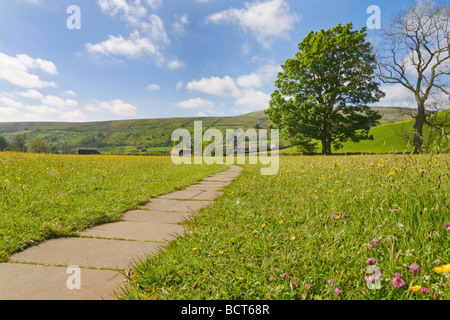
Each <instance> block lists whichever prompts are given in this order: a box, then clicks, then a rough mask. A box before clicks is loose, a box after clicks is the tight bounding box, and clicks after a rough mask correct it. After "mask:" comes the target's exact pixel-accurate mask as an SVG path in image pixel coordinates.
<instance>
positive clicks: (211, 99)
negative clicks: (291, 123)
mask: <svg viewBox="0 0 450 320" xmlns="http://www.w3.org/2000/svg"><path fill="white" fill-rule="evenodd" d="M409 3H410V1H406V0H395V1H393V0H390V1H385V0H309V1H306V0H248V1H236V0H14V1H12V0H8V1H1V2H0V122H6V121H98V120H115V119H140V118H165V117H188V116H233V115H238V114H243V113H247V112H251V111H257V110H263V109H265V108H267V106H268V101H269V99H270V94H271V93H272V92H273V90H274V82H275V79H276V75H277V73H278V72H279V71H280V66H281V65H282V64H283V63H284V62H285V61H286V59H289V58H292V57H293V56H294V54H295V52H296V51H297V45H298V43H299V42H301V40H302V39H303V38H304V37H305V36H306V35H307V33H308V32H309V31H311V30H320V29H322V28H324V29H326V28H329V27H333V26H335V25H336V24H338V23H342V24H345V23H347V22H352V23H353V24H354V27H355V29H360V28H361V27H363V26H365V25H366V24H367V19H368V18H369V16H370V14H368V13H367V8H368V7H369V6H370V5H377V6H379V7H380V9H381V21H382V28H383V27H385V26H386V25H387V24H388V23H389V21H390V17H391V15H392V13H394V12H396V11H398V10H400V9H403V8H405V7H406V6H407V5H408V4H409ZM71 5H76V6H78V7H79V9H80V18H81V19H80V21H81V29H72V30H70V29H69V28H68V27H67V20H68V19H69V17H70V16H71V14H70V13H69V14H68V13H67V8H68V7H69V6H71ZM379 32H380V31H379V30H368V36H369V37H375V36H376V35H377V33H379ZM388 91H389V90H388ZM393 94H395V90H391V91H389V97H388V98H389V99H392V98H393V97H392V95H393ZM385 102H386V103H387V102H388V100H386V101H385Z"/></svg>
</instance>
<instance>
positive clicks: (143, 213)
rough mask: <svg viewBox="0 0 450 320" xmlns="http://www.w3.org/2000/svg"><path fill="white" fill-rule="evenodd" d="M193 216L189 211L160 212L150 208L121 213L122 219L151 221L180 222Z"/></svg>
mask: <svg viewBox="0 0 450 320" xmlns="http://www.w3.org/2000/svg"><path fill="white" fill-rule="evenodd" d="M192 217H194V215H193V214H192V213H189V212H161V211H150V210H131V211H127V212H125V213H124V214H123V216H122V220H123V221H134V222H153V223H175V224H177V223H181V222H184V221H186V220H188V219H190V218H192Z"/></svg>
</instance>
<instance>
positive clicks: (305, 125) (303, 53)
mask: <svg viewBox="0 0 450 320" xmlns="http://www.w3.org/2000/svg"><path fill="white" fill-rule="evenodd" d="M366 35H367V34H366V30H365V28H362V29H361V30H360V31H354V30H352V24H351V23H348V24H347V25H344V26H343V25H341V24H338V25H337V26H336V27H333V28H330V29H328V30H321V31H318V32H313V31H311V32H310V33H309V34H308V35H307V36H306V38H305V39H304V40H303V41H302V42H301V43H300V44H299V45H298V50H299V51H298V52H297V53H296V55H295V57H294V58H293V59H288V60H286V63H285V64H284V65H283V66H282V68H283V72H280V73H279V74H278V79H277V81H276V83H275V86H276V87H277V90H275V92H274V93H273V94H272V99H271V101H270V108H269V109H268V110H266V113H267V114H268V116H269V118H270V120H271V121H272V122H273V123H274V125H275V126H277V127H278V128H279V129H280V130H281V133H282V134H284V135H285V136H286V137H287V138H289V139H290V140H291V141H292V143H293V144H294V145H297V146H299V147H300V148H301V149H302V150H303V151H304V152H308V153H310V152H314V150H315V149H316V147H317V144H318V142H321V143H322V154H325V155H329V154H331V150H332V149H331V146H332V145H333V146H334V147H335V149H339V148H340V147H342V143H343V142H345V141H348V140H351V141H354V142H359V141H361V140H366V139H371V138H372V137H371V136H369V129H370V127H371V126H374V125H375V124H376V121H377V120H379V119H380V118H381V116H380V115H379V114H378V113H377V112H375V111H373V110H372V109H371V108H369V107H368V106H367V105H368V104H371V103H375V102H377V101H379V99H380V98H382V97H383V96H384V93H383V92H381V91H380V90H379V88H378V83H377V82H376V81H375V79H376V77H375V74H374V71H375V69H376V60H375V55H374V53H373V50H372V46H371V44H370V43H369V42H367V41H366V39H365V38H366Z"/></svg>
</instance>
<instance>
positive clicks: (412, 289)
mask: <svg viewBox="0 0 450 320" xmlns="http://www.w3.org/2000/svg"><path fill="white" fill-rule="evenodd" d="M420 288H422V287H421V286H413V287H409V290H411V291H413V292H416V291H419V290H420Z"/></svg>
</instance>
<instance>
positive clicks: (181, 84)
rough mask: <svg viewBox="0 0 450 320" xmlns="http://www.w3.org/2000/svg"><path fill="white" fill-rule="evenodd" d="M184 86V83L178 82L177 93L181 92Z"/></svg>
mask: <svg viewBox="0 0 450 320" xmlns="http://www.w3.org/2000/svg"><path fill="white" fill-rule="evenodd" d="M183 86H184V82H183V81H178V83H177V86H176V88H177V91H178V90H180V89H181V88H183Z"/></svg>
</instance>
